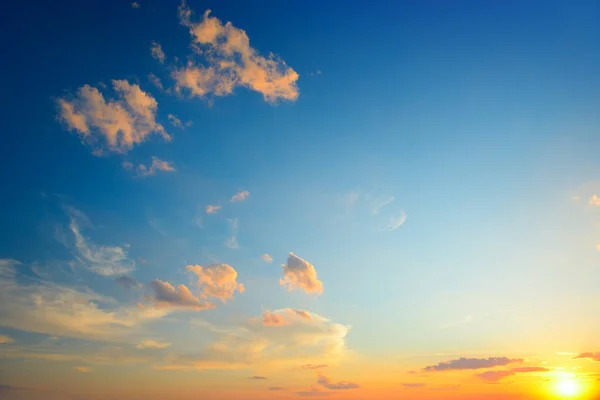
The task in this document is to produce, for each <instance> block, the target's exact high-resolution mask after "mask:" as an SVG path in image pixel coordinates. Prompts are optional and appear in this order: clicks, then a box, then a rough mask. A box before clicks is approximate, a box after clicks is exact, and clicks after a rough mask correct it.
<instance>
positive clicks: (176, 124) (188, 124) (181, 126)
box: [167, 114, 192, 129]
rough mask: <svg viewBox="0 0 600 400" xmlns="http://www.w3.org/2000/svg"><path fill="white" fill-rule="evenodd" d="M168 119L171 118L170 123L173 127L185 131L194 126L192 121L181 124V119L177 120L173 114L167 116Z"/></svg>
mask: <svg viewBox="0 0 600 400" xmlns="http://www.w3.org/2000/svg"><path fill="white" fill-rule="evenodd" d="M167 118H169V122H170V123H171V125H173V126H175V127H177V128H181V129H183V128H184V127H186V126H191V125H192V121H188V122H186V123H185V124H184V123H183V122H181V120H180V119H179V118H177V117H176V116H174V115H173V114H169V115H168V116H167Z"/></svg>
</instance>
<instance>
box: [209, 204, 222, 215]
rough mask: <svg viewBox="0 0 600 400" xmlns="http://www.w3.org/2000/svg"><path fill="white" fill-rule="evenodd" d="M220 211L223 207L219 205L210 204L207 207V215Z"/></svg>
mask: <svg viewBox="0 0 600 400" xmlns="http://www.w3.org/2000/svg"><path fill="white" fill-rule="evenodd" d="M220 209H221V206H219V205H216V204H215V205H212V204H209V205H207V206H206V213H207V214H216V213H218V212H219V210H220Z"/></svg>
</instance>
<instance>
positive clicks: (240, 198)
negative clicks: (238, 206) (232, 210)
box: [229, 190, 250, 203]
mask: <svg viewBox="0 0 600 400" xmlns="http://www.w3.org/2000/svg"><path fill="white" fill-rule="evenodd" d="M248 196H250V192H249V191H247V190H244V191H242V192H237V193H236V194H234V195H233V196H232V197H231V200H229V201H230V202H231V203H235V202H238V201H244V200H246V199H247V198H248Z"/></svg>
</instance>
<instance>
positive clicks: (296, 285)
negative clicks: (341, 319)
mask: <svg viewBox="0 0 600 400" xmlns="http://www.w3.org/2000/svg"><path fill="white" fill-rule="evenodd" d="M279 283H280V284H281V286H285V287H286V288H287V289H288V290H289V291H292V290H293V289H301V290H304V291H305V292H306V293H309V294H310V293H315V294H321V293H323V282H321V281H320V280H318V279H317V271H316V270H315V267H314V266H313V265H312V264H311V263H309V262H308V261H306V260H303V259H302V258H300V257H298V256H296V255H295V254H294V253H290V254H289V256H288V259H287V264H284V265H283V279H281V280H280V281H279Z"/></svg>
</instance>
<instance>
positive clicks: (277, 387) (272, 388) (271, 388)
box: [268, 386, 285, 391]
mask: <svg viewBox="0 0 600 400" xmlns="http://www.w3.org/2000/svg"><path fill="white" fill-rule="evenodd" d="M268 390H271V391H276V390H285V388H284V387H281V386H271V387H270V388H269V389H268Z"/></svg>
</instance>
